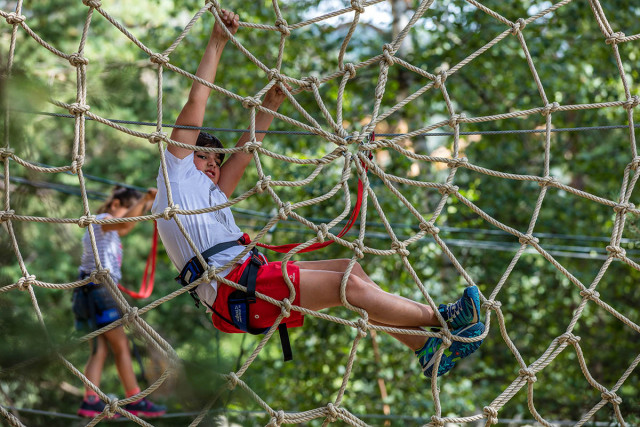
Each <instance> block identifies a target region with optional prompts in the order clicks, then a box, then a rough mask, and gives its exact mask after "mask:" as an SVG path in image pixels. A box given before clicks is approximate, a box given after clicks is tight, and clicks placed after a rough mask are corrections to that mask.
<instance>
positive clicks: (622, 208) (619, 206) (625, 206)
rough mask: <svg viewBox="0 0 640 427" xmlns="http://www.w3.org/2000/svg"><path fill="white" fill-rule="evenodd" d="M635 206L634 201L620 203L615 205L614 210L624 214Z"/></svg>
mask: <svg viewBox="0 0 640 427" xmlns="http://www.w3.org/2000/svg"><path fill="white" fill-rule="evenodd" d="M635 208H636V206H635V205H634V204H633V203H618V204H617V205H615V206H614V207H613V211H614V212H616V213H621V214H623V215H624V214H626V213H627V212H629V211H630V210H633V209H635Z"/></svg>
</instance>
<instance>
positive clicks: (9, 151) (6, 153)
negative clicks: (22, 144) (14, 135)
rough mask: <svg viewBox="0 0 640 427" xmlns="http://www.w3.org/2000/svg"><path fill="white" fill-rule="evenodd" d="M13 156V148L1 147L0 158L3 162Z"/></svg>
mask: <svg viewBox="0 0 640 427" xmlns="http://www.w3.org/2000/svg"><path fill="white" fill-rule="evenodd" d="M12 156H13V148H9V147H0V160H2V161H3V162H4V161H5V160H7V159H8V158H9V157H12Z"/></svg>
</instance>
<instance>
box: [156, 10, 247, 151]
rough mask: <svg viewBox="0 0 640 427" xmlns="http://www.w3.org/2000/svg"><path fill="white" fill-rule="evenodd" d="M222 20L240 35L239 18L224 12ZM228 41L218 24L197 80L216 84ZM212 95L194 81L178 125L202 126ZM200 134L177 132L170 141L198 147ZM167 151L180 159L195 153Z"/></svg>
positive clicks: (205, 53) (203, 57) (214, 27)
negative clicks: (208, 100)
mask: <svg viewBox="0 0 640 427" xmlns="http://www.w3.org/2000/svg"><path fill="white" fill-rule="evenodd" d="M220 18H221V20H222V22H223V23H224V25H225V26H226V27H227V29H228V30H229V32H230V33H231V34H232V35H233V34H235V33H236V31H238V27H239V23H240V21H239V18H238V15H236V14H235V13H233V12H231V11H227V10H224V9H223V10H222V11H221V13H220ZM228 41H229V38H228V36H227V33H226V31H225V30H224V28H222V27H221V26H220V24H219V23H218V22H216V23H215V25H214V26H213V30H212V31H211V36H210V37H209V42H208V43H207V47H206V49H205V51H204V54H203V55H202V59H201V60H200V65H198V70H197V71H196V76H198V77H200V78H201V79H203V80H205V81H208V82H210V83H213V82H214V80H215V78H216V71H217V69H218V64H219V63H220V57H221V56H222V51H223V50H224V47H225V45H226V44H227V42H228ZM210 93H211V89H210V88H209V87H207V86H205V85H203V84H201V83H199V82H197V81H194V82H193V85H192V86H191V91H190V92H189V98H188V99H187V102H186V104H185V105H184V107H182V111H181V112H180V115H178V119H177V120H176V125H181V126H195V127H200V126H202V123H203V121H204V112H205V108H206V106H207V99H208V98H209V94H210ZM199 133H200V131H199V130H191V129H177V128H174V129H173V131H172V132H171V139H173V140H174V141H178V142H182V143H183V144H191V145H195V144H196V141H197V139H198V134H199ZM168 149H169V152H170V153H171V154H173V155H174V156H176V157H178V158H180V159H182V158H185V157H187V156H188V155H189V154H191V153H192V152H193V150H187V149H185V148H180V147H176V146H174V145H169V148H168Z"/></svg>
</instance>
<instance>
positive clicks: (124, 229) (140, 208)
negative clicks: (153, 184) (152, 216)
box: [102, 188, 158, 237]
mask: <svg viewBox="0 0 640 427" xmlns="http://www.w3.org/2000/svg"><path fill="white" fill-rule="evenodd" d="M157 192H158V190H156V189H155V188H150V189H149V190H148V191H147V193H146V194H145V195H144V196H142V197H141V198H140V200H138V201H137V202H135V203H134V204H133V205H132V206H131V207H130V208H129V210H127V212H126V213H125V214H124V215H123V216H122V218H131V217H134V216H141V215H142V214H143V213H145V212H146V211H148V210H149V209H151V204H152V203H153V200H154V199H155V198H156V193H157ZM115 201H118V202H119V200H117V199H116V200H115ZM112 203H113V202H112ZM136 224H137V222H121V223H118V224H104V225H102V231H104V232H107V231H117V232H118V235H119V236H121V237H122V236H125V235H127V234H129V232H130V231H131V230H132V229H133V227H135V226H136Z"/></svg>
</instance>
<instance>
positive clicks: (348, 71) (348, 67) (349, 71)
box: [343, 62, 356, 79]
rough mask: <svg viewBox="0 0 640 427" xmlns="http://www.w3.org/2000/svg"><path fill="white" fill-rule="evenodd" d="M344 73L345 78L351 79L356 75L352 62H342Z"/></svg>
mask: <svg viewBox="0 0 640 427" xmlns="http://www.w3.org/2000/svg"><path fill="white" fill-rule="evenodd" d="M343 71H344V75H345V76H347V79H352V78H354V77H355V76H356V66H355V65H353V64H352V63H350V62H349V63H347V64H344V68H343Z"/></svg>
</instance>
